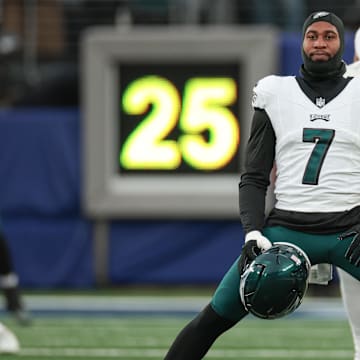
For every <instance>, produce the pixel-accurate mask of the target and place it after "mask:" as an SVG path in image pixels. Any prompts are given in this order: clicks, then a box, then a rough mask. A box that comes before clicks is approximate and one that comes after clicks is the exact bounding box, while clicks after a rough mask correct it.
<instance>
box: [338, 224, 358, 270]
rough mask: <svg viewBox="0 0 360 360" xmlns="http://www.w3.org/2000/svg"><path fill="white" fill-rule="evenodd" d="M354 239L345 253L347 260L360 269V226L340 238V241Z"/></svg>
mask: <svg viewBox="0 0 360 360" xmlns="http://www.w3.org/2000/svg"><path fill="white" fill-rule="evenodd" d="M348 237H352V241H351V243H350V245H349V247H348V248H347V250H346V253H345V259H347V260H349V262H350V264H353V265H355V266H357V267H360V225H355V226H353V227H352V228H350V229H349V230H348V231H346V232H344V233H343V234H341V235H340V236H339V240H344V239H346V238H348Z"/></svg>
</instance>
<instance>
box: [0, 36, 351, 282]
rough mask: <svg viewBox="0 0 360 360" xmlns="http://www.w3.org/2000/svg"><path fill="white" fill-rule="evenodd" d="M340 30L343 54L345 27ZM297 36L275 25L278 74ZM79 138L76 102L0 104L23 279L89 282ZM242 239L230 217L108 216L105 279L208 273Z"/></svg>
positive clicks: (7, 208)
mask: <svg viewBox="0 0 360 360" xmlns="http://www.w3.org/2000/svg"><path fill="white" fill-rule="evenodd" d="M346 40H347V41H346V43H347V46H346V51H345V60H346V61H348V62H351V60H352V54H353V48H352V44H353V37H352V34H346ZM300 44H301V39H300V35H299V34H287V33H284V34H281V36H280V37H279V52H280V54H281V56H280V69H279V73H280V74H283V75H285V74H295V75H296V74H297V73H298V69H299V66H300V61H301V60H300V58H299V49H300ZM81 141H82V139H81V114H80V112H79V110H78V109H62V108H51V109H50V108H31V109H30V108H27V109H2V110H1V111H0V199H1V201H0V203H1V212H2V218H3V227H4V230H5V232H6V234H7V235H8V238H9V245H10V247H11V251H12V253H13V257H14V262H15V266H16V268H17V270H18V273H19V275H20V279H21V283H22V286H23V287H25V288H60V287H61V288H89V287H93V286H95V285H98V280H97V278H96V256H97V254H96V250H95V247H94V243H93V238H94V231H95V229H94V222H93V220H91V219H88V218H86V217H85V216H84V215H83V213H82V210H81V205H80V203H81V200H80V198H81V190H82V189H81V184H82V179H81V174H82V171H81V169H82V164H81V148H82V146H81ZM234 201H237V199H234ZM241 239H242V229H241V225H240V224H239V222H238V221H236V220H235V221H234V220H229V221H227V220H211V221H210V220H209V221H198V220H196V221H182V220H176V221H171V220H166V221H160V220H159V221H153V220H151V221H150V220H146V221H140V220H131V221H130V220H128V221H126V220H121V221H120V220H116V221H110V222H109V233H108V248H107V251H108V253H107V259H106V260H107V269H106V271H107V274H106V277H107V281H108V283H110V284H113V285H121V284H154V283H155V284H170V283H171V284H211V283H215V282H217V281H218V280H219V279H220V278H221V277H222V275H223V274H224V272H225V271H226V269H227V268H228V266H229V265H230V264H231V263H232V262H233V261H234V260H235V259H236V257H237V255H238V253H239V251H240V248H241V246H242V240H241Z"/></svg>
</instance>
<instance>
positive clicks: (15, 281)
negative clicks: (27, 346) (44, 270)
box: [0, 230, 31, 325]
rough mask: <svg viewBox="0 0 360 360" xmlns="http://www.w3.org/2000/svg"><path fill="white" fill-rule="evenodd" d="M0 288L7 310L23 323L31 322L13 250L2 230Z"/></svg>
mask: <svg viewBox="0 0 360 360" xmlns="http://www.w3.org/2000/svg"><path fill="white" fill-rule="evenodd" d="M0 288H1V290H2V291H3V294H4V298H5V308H6V310H7V311H8V312H9V313H10V314H11V315H12V316H14V318H15V319H16V320H17V321H18V322H19V324H21V325H29V324H30V323H31V319H30V315H29V313H28V312H27V311H26V310H25V307H24V304H23V301H22V299H21V294H20V289H19V278H18V275H17V274H16V272H15V269H14V265H13V262H12V258H11V252H10V249H9V247H8V244H7V239H6V237H5V234H4V232H3V231H1V230H0Z"/></svg>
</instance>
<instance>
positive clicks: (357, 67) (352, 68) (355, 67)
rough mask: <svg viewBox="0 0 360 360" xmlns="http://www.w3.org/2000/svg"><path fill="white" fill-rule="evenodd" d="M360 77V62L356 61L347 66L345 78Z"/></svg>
mask: <svg viewBox="0 0 360 360" xmlns="http://www.w3.org/2000/svg"><path fill="white" fill-rule="evenodd" d="M359 75H360V61H356V62H354V63H352V64H350V65H346V73H345V74H344V77H349V76H352V77H355V76H359Z"/></svg>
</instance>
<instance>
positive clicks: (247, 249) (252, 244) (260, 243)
mask: <svg viewBox="0 0 360 360" xmlns="http://www.w3.org/2000/svg"><path fill="white" fill-rule="evenodd" d="M271 246H272V244H271V242H270V240H269V239H267V238H266V237H265V236H263V235H262V234H261V232H260V231H257V230H254V231H250V232H249V233H248V234H246V236H245V245H244V246H243V248H242V251H241V256H240V258H239V261H238V269H239V272H240V274H242V273H243V272H244V271H245V270H246V268H247V267H248V266H249V265H250V264H251V262H252V261H253V260H254V259H255V258H256V257H257V256H258V255H260V254H261V253H262V252H263V251H265V250H268V249H270V248H271Z"/></svg>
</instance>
